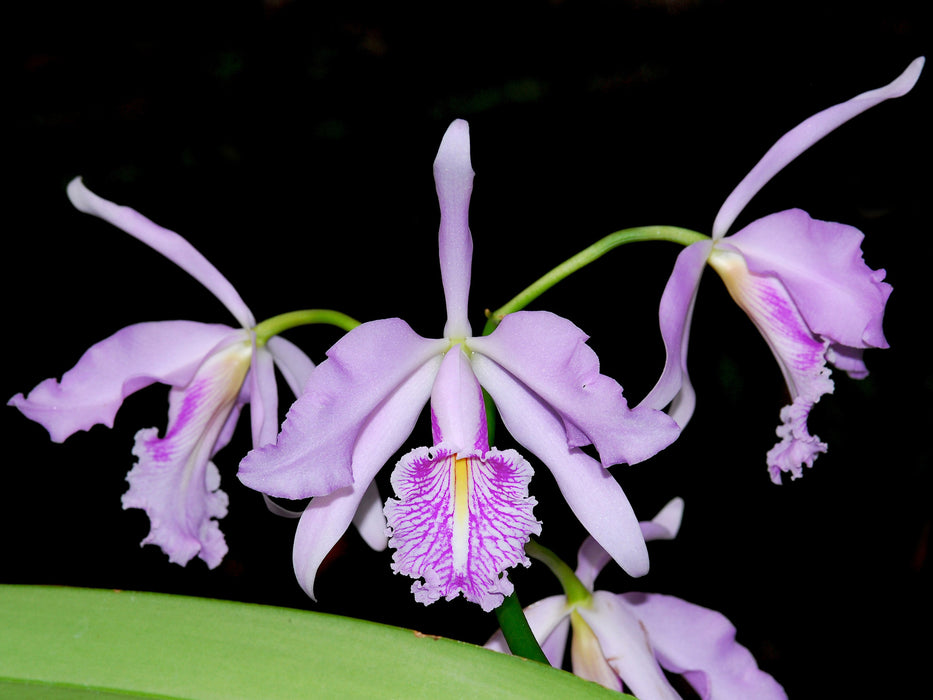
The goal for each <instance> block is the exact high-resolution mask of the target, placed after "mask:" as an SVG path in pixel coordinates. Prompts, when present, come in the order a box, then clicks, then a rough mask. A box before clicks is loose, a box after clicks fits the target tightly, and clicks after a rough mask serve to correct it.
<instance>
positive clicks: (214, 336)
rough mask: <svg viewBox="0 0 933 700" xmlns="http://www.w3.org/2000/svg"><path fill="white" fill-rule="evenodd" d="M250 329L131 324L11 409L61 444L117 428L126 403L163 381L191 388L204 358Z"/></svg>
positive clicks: (19, 397)
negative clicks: (96, 428) (83, 433)
mask: <svg viewBox="0 0 933 700" xmlns="http://www.w3.org/2000/svg"><path fill="white" fill-rule="evenodd" d="M237 338H242V340H243V341H244V342H246V343H249V337H248V334H247V332H246V331H244V330H242V329H234V328H230V327H229V326H224V325H219V324H217V325H215V324H205V323H195V322H193V321H160V322H156V323H140V324H137V325H133V326H127V327H126V328H123V329H121V330H119V331H117V332H116V333H114V334H113V335H112V336H110V337H109V338H106V339H105V340H102V341H101V342H99V343H97V344H96V345H93V346H91V348H90V349H88V351H87V352H85V353H84V355H82V357H81V359H80V360H78V363H77V364H76V365H75V366H74V367H73V368H72V369H70V370H69V371H68V372H66V373H65V374H64V376H63V377H62V379H61V382H58V381H56V380H55V379H54V378H52V379H46V380H45V381H43V382H42V383H40V384H39V385H37V386H36V387H35V388H34V389H33V390H32V391H31V392H30V393H29V395H28V396H25V397H24V396H23V395H22V394H17V395H16V396H14V397H13V398H11V399H10V401H9V405H11V406H15V407H16V408H18V409H19V410H20V411H22V413H23V414H24V415H25V416H26V417H27V418H29V419H31V420H34V421H36V422H37V423H39V424H41V425H42V426H44V427H45V428H46V429H47V430H48V431H49V435H50V436H51V438H52V440H54V441H55V442H62V441H63V440H64V439H65V438H67V437H68V436H69V435H72V434H73V433H75V432H77V431H79V430H89V429H90V428H91V426H93V425H95V424H97V423H101V424H103V425H106V426H107V427H112V426H113V420H114V417H115V416H116V413H117V410H119V408H120V406H121V404H122V403H123V400H124V399H125V398H126V397H127V396H129V395H130V394H132V393H133V392H135V391H138V390H139V389H142V388H143V387H146V386H149V385H150V384H153V383H156V382H161V383H163V384H169V385H171V386H176V387H179V386H186V385H187V384H188V383H189V382H190V381H191V379H192V378H193V377H194V375H195V373H196V372H197V370H198V368H199V366H200V365H201V363H202V362H203V361H204V358H205V357H207V356H209V355H210V354H211V353H212V352H213V351H214V349H215V348H217V347H218V346H222V345H226V344H228V343H230V342H233V341H234V340H236V339H237Z"/></svg>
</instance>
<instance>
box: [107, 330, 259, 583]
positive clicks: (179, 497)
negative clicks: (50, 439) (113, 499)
mask: <svg viewBox="0 0 933 700" xmlns="http://www.w3.org/2000/svg"><path fill="white" fill-rule="evenodd" d="M243 335H244V336H245V335H246V334H245V332H243ZM251 355H252V348H251V347H250V343H249V340H248V339H247V338H243V339H241V340H240V342H238V343H235V344H233V345H231V346H228V347H226V348H224V349H221V350H219V351H217V352H215V353H214V354H212V355H211V356H210V357H209V358H208V359H207V360H205V362H204V363H203V364H202V366H201V367H200V368H199V370H198V373H197V375H196V376H195V378H194V380H192V382H191V383H190V384H188V385H187V386H185V387H184V388H181V389H172V391H171V392H170V395H169V422H168V429H167V430H166V432H165V436H164V437H161V438H160V437H159V436H158V431H157V429H156V428H148V429H144V430H140V431H139V432H138V433H137V434H136V445H135V447H134V448H133V454H134V455H136V456H137V457H138V458H139V461H138V462H137V463H136V465H135V466H134V467H133V468H132V469H131V470H130V472H129V474H127V477H126V480H127V481H128V482H129V484H130V488H129V490H128V491H127V492H126V493H125V494H124V495H123V507H124V508H142V509H144V510H145V511H146V514H147V515H148V516H149V521H150V523H151V530H150V532H149V535H148V536H147V537H146V538H145V539H144V540H143V541H142V544H155V545H158V546H159V547H161V548H162V550H163V551H164V552H166V553H167V554H168V555H169V561H172V562H174V563H176V564H182V565H184V564H187V563H188V561H190V560H191V559H192V558H193V557H194V556H195V555H197V556H199V557H200V558H201V559H203V560H204V561H205V562H206V563H207V565H208V566H209V567H211V568H214V567H215V566H217V565H218V564H219V563H220V561H221V559H223V556H224V555H225V554H226V552H227V545H226V544H225V542H224V538H223V535H222V534H221V532H220V528H219V527H218V525H217V520H216V518H222V517H224V516H225V515H226V514H227V495H226V494H225V493H224V492H223V491H220V490H219V486H220V474H219V473H218V472H217V468H216V467H215V466H214V464H213V463H212V462H211V461H210V459H211V457H212V456H213V454H214V452H215V451H216V449H217V447H216V446H217V442H218V438H219V436H220V433H221V431H222V429H223V428H224V426H225V424H226V423H227V419H228V417H229V416H230V414H231V411H233V410H234V406H235V403H236V399H237V394H238V392H239V387H240V386H242V384H243V381H244V380H245V377H246V373H247V372H248V371H249V367H250V358H251Z"/></svg>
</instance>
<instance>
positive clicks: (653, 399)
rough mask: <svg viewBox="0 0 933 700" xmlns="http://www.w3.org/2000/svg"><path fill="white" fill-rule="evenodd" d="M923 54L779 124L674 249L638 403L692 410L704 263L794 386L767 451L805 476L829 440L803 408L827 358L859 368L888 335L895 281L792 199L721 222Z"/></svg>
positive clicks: (844, 229)
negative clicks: (697, 233) (659, 352)
mask: <svg viewBox="0 0 933 700" xmlns="http://www.w3.org/2000/svg"><path fill="white" fill-rule="evenodd" d="M923 62H924V59H923V58H922V57H921V58H918V59H916V60H915V61H913V62H912V63H911V64H910V66H909V67H908V68H907V69H906V70H905V71H904V72H903V73H902V74H901V75H900V76H899V77H898V78H897V79H896V80H894V82H892V83H890V84H888V85H886V86H885V87H882V88H879V89H877V90H871V91H869V92H866V93H863V94H861V95H858V96H856V97H854V98H852V99H851V100H849V101H847V102H843V103H841V104H837V105H835V106H833V107H830V108H828V109H825V110H823V111H822V112H819V113H818V114H815V115H813V116H812V117H810V118H809V119H806V120H805V121H803V122H802V123H801V124H799V125H797V126H796V127H795V128H793V129H792V130H791V131H789V132H788V133H786V134H785V135H784V136H782V137H781V138H780V139H779V140H778V141H777V143H775V144H774V146H772V147H771V149H770V150H769V151H768V152H767V153H766V154H765V155H764V157H763V158H762V159H761V160H760V161H759V162H758V164H757V165H756V166H755V167H754V168H753V169H752V170H751V172H749V173H748V175H746V176H745V178H744V179H743V180H742V182H740V183H739V185H738V187H736V188H735V190H734V191H733V192H732V194H730V195H729V197H728V198H727V199H726V201H725V203H724V204H723V205H722V208H721V209H720V210H719V213H718V215H717V216H716V220H715V222H714V224H713V235H712V239H707V240H703V241H700V242H697V243H693V244H692V245H689V246H688V247H686V248H685V249H684V250H683V251H682V252H681V253H680V255H679V256H678V258H677V262H676V264H675V266H674V271H673V273H672V274H671V277H670V279H669V280H668V283H667V286H666V287H665V289H664V294H663V296H662V299H661V306H660V321H661V334H662V337H663V340H664V345H665V349H666V351H667V361H666V363H665V367H664V371H663V373H662V375H661V378H660V379H659V380H658V383H657V385H656V386H655V387H654V389H653V390H652V391H651V393H649V395H648V396H647V397H646V398H645V399H644V401H643V402H642V404H641V405H643V406H651V407H654V408H663V407H665V406H667V405H668V404H670V408H669V413H670V415H671V416H672V417H673V418H674V420H676V421H677V423H678V424H679V425H680V427H681V428H683V427H685V426H686V425H687V422H688V421H689V420H690V418H691V416H692V415H693V409H694V405H695V394H694V391H693V387H692V386H691V384H690V379H689V377H688V375H687V366H686V360H687V344H688V339H689V332H690V320H691V318H692V315H693V306H694V303H695V300H696V294H697V289H698V286H699V282H700V277H701V275H702V273H703V268H704V266H705V265H706V263H709V264H710V266H711V267H712V268H713V269H714V270H716V272H717V273H719V276H720V277H721V278H722V280H723V281H724V282H725V284H726V288H727V289H728V290H729V293H730V294H731V296H732V298H733V299H734V300H735V301H736V303H737V304H738V305H739V306H740V307H741V308H742V309H743V310H744V311H745V312H746V313H747V314H748V316H749V318H751V320H752V322H753V323H754V324H755V325H756V326H757V328H758V330H759V331H760V332H761V334H762V335H763V336H764V338H765V340H766V342H767V343H768V345H769V347H770V348H771V351H772V352H773V353H774V356H775V358H776V359H777V361H778V364H779V365H780V367H781V371H782V373H783V375H784V379H785V381H786V382H787V387H788V389H789V391H790V395H791V400H792V403H791V404H790V405H789V406H786V407H784V408H783V409H782V411H781V422H782V424H781V425H780V426H779V427H778V429H777V434H778V436H779V437H780V438H781V439H780V441H779V442H778V443H777V444H776V445H775V446H774V448H772V449H771V450H770V451H769V452H768V455H767V463H768V470H769V473H770V475H771V479H772V480H773V481H774V482H775V483H780V482H781V473H782V472H790V474H791V478H797V477H799V476H801V475H802V472H803V465H804V464H806V465H807V466H808V467H809V466H813V460H814V459H815V458H816V457H817V456H818V455H819V453H821V452H825V451H826V445H825V444H824V443H823V442H821V441H820V440H819V438H817V437H816V436H813V435H811V434H810V433H809V430H808V427H807V418H808V416H809V413H810V409H811V408H812V407H813V405H814V404H815V403H816V402H817V401H818V400H819V399H820V397H821V396H823V395H824V394H828V393H831V392H832V391H833V382H832V380H831V379H830V378H829V375H830V370H829V368H828V367H827V362H828V363H829V364H831V365H833V366H835V367H836V368H838V369H841V370H843V371H845V372H847V373H848V374H849V376H850V377H853V378H855V379H861V378H863V377H865V376H866V375H867V374H868V370H867V369H866V367H865V363H864V361H863V360H862V353H863V351H864V350H865V349H866V348H886V347H888V344H887V342H886V341H885V338H884V334H883V332H882V329H881V322H882V318H883V315H884V307H885V303H886V302H887V299H888V296H889V295H890V293H891V286H890V285H889V284H887V283H886V282H884V281H883V280H884V276H885V272H884V270H872V269H871V268H869V267H868V266H867V265H866V264H865V262H864V260H863V258H862V251H861V247H860V246H861V241H862V238H863V235H862V233H861V232H860V231H858V230H857V229H855V228H853V227H851V226H846V225H844V224H838V223H832V222H828V221H819V220H816V219H812V218H810V216H809V215H808V214H807V213H806V212H803V211H801V210H799V209H791V210H788V211H783V212H779V213H777V214H772V215H770V216H766V217H764V218H762V219H758V220H757V221H754V222H752V223H751V224H749V225H748V226H746V227H745V228H744V229H742V230H741V231H739V232H738V233H735V234H732V235H731V236H728V237H726V236H725V234H726V232H727V231H728V230H729V227H730V226H731V225H732V223H733V222H734V221H735V219H736V217H737V216H738V215H739V213H740V212H741V211H742V209H743V208H744V207H745V205H746V204H747V203H748V202H749V200H751V198H752V197H753V196H754V195H755V194H756V193H757V192H758V190H760V189H761V188H762V187H763V186H764V185H765V183H767V182H768V180H770V179H771V178H772V177H773V176H774V175H775V174H777V173H778V172H779V171H780V170H781V169H782V168H783V167H784V166H785V165H787V164H788V163H790V162H791V161H792V160H793V159H794V158H796V157H797V156H798V155H800V154H801V153H803V152H804V151H805V150H807V149H808V148H809V147H810V146H812V145H813V144H814V143H816V142H817V141H819V140H820V139H821V138H822V137H823V136H825V135H826V134H828V133H830V132H831V131H833V130H834V129H835V128H837V127H838V126H840V125H842V124H843V123H845V122H846V121H848V120H849V119H852V118H853V117H855V116H857V115H858V114H861V113H862V112H864V111H865V110H867V109H869V108H871V107H874V106H875V105H877V104H879V103H880V102H883V101H885V100H888V99H891V98H894V97H900V96H902V95H905V94H906V93H907V92H909V91H910V90H911V88H913V86H914V84H915V83H916V82H917V79H918V78H919V76H920V71H921V70H922V68H923Z"/></svg>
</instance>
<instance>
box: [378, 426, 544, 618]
mask: <svg viewBox="0 0 933 700" xmlns="http://www.w3.org/2000/svg"><path fill="white" fill-rule="evenodd" d="M532 474H533V470H532V469H531V466H530V465H529V464H528V463H527V462H526V461H525V460H524V459H522V457H521V456H520V455H519V454H518V453H517V452H515V451H514V450H506V451H504V452H500V451H498V450H496V449H492V450H490V451H488V452H486V453H485V454H483V453H482V452H480V451H475V452H473V453H472V454H468V455H466V456H464V455H462V454H457V453H454V452H452V451H451V450H450V448H449V447H447V446H446V445H444V444H441V445H438V446H436V447H433V448H427V447H419V448H417V449H415V450H413V451H412V452H410V453H409V454H407V455H406V456H405V457H403V458H402V459H401V460H400V461H399V463H398V465H397V466H396V469H395V471H394V472H393V473H392V486H393V488H394V489H395V493H396V494H397V495H398V497H399V498H398V500H396V499H391V498H390V499H389V500H388V501H387V503H386V508H385V513H386V521H387V528H388V529H387V532H388V533H389V534H390V535H391V537H390V539H389V546H390V547H393V548H394V549H395V550H396V551H395V554H394V555H393V562H394V563H393V570H394V571H395V572H396V573H401V574H406V575H409V576H411V577H413V578H422V579H423V580H424V582H423V583H422V582H421V581H416V582H415V583H414V584H412V593H414V595H415V600H417V601H418V602H421V603H424V604H429V603H432V602H434V601H436V600H437V599H439V598H440V597H442V596H443V597H445V598H446V599H447V600H452V599H453V598H455V597H456V596H457V595H458V594H460V593H463V595H464V597H465V598H466V599H467V600H469V601H471V602H474V603H478V604H479V605H480V606H481V607H482V608H483V610H486V611H489V610H492V609H493V608H495V607H498V606H499V605H500V604H501V602H502V599H503V597H504V596H507V595H509V594H511V592H512V584H511V582H510V581H509V580H508V577H507V575H506V574H505V573H504V572H505V570H506V569H508V568H509V567H512V566H515V565H517V564H523V565H524V566H528V565H529V564H530V562H529V560H528V558H527V557H526V556H525V553H524V545H525V543H526V542H527V541H528V534H529V533H532V534H539V533H540V532H541V526H540V524H539V523H538V522H537V520H535V518H534V515H533V514H532V509H533V507H534V505H535V503H536V501H535V499H534V498H531V497H529V496H528V484H529V482H530V481H531V477H532Z"/></svg>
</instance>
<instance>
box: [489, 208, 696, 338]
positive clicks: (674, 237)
mask: <svg viewBox="0 0 933 700" xmlns="http://www.w3.org/2000/svg"><path fill="white" fill-rule="evenodd" d="M708 238H709V236H705V235H703V234H702V233H697V232H696V231H691V230H690V229H686V228H679V227H677V226H636V227H635V228H626V229H622V230H621V231H616V232H615V233H610V234H609V235H608V236H604V237H603V238H601V239H599V240H598V241H596V242H595V243H593V244H592V245H590V246H588V247H586V248H584V249H583V250H581V251H580V252H579V253H577V254H576V255H574V256H572V257H570V258H567V260H565V261H564V262H562V263H561V264H560V265H558V266H557V267H555V268H553V269H552V270H551V271H550V272H547V273H546V274H544V275H542V276H541V277H540V278H539V279H538V280H537V281H536V282H533V283H532V284H530V285H529V286H528V287H526V288H525V289H524V290H522V291H521V292H519V293H518V294H516V295H515V296H514V297H513V298H512V299H511V300H509V301H508V302H506V303H505V304H504V305H502V306H500V307H499V308H498V309H496V310H495V311H491V312H489V313H488V314H487V316H488V320H487V321H486V327H485V328H484V329H483V334H484V335H488V334H489V333H492V331H493V330H495V328H496V326H498V325H499V323H500V322H501V321H502V319H503V318H504V317H505V316H506V314H510V313H514V312H515V311H521V310H522V309H524V308H525V307H526V306H528V304H530V303H531V302H532V301H534V300H535V299H537V298H538V297H539V296H541V295H542V294H544V292H546V291H547V290H548V289H550V288H551V287H553V286H554V285H555V284H557V283H558V282H560V281H561V280H563V279H565V278H567V277H569V276H570V275H572V274H573V273H574V272H576V271H577V270H580V269H581V268H583V267H586V266H587V265H589V264H590V263H591V262H593V261H595V260H598V259H599V258H601V257H602V256H603V255H605V254H606V253H608V252H609V251H610V250H612V249H614V248H618V247H619V246H621V245H625V244H626V243H635V242H637V241H670V242H672V243H679V244H680V245H682V246H688V245H690V244H692V243H696V242H698V241H702V240H706V239H708Z"/></svg>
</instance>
